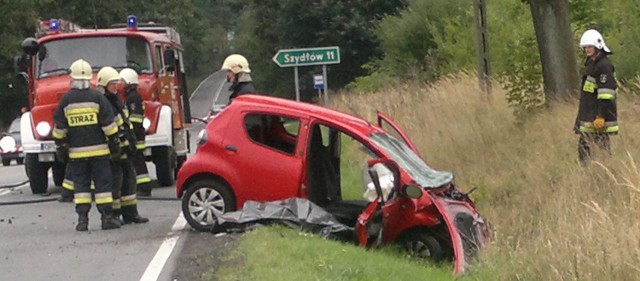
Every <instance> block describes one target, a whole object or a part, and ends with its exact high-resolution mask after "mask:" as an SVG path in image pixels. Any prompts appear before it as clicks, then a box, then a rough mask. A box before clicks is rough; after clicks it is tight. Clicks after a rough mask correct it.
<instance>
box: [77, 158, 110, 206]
mask: <svg viewBox="0 0 640 281" xmlns="http://www.w3.org/2000/svg"><path fill="white" fill-rule="evenodd" d="M109 162H110V160H109V158H107V157H91V158H84V159H73V160H71V161H69V163H67V171H68V172H69V176H70V177H71V179H73V191H74V195H73V201H74V202H75V204H76V212H77V213H78V214H87V213H89V210H90V209H91V202H92V197H93V198H95V201H96V207H97V208H98V211H100V213H103V214H105V213H106V214H109V213H111V210H112V204H113V197H112V194H111V190H112V189H111V188H112V184H113V178H112V175H111V173H109V172H107V171H109V170H110V169H111V166H110V164H109ZM91 181H93V183H94V185H95V190H94V191H93V192H92V190H91ZM92 193H93V196H92Z"/></svg>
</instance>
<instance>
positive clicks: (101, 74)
mask: <svg viewBox="0 0 640 281" xmlns="http://www.w3.org/2000/svg"><path fill="white" fill-rule="evenodd" d="M119 80H120V74H118V71H117V70H115V69H114V68H113V67H111V66H105V67H103V68H101V69H100V71H98V86H102V87H106V86H107V85H108V84H109V82H113V81H119Z"/></svg>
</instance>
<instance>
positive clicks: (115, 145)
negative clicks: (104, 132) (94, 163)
mask: <svg viewBox="0 0 640 281" xmlns="http://www.w3.org/2000/svg"><path fill="white" fill-rule="evenodd" d="M109 152H111V159H113V160H118V159H120V157H121V156H122V151H121V149H120V139H119V138H118V136H117V134H116V135H113V136H110V137H109Z"/></svg>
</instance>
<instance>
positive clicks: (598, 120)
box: [593, 116, 604, 132]
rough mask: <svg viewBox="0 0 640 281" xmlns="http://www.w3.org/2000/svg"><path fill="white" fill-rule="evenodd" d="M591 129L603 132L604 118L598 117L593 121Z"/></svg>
mask: <svg viewBox="0 0 640 281" xmlns="http://www.w3.org/2000/svg"><path fill="white" fill-rule="evenodd" d="M593 128H594V129H596V131H597V132H602V131H604V118H602V116H598V117H596V119H595V120H593Z"/></svg>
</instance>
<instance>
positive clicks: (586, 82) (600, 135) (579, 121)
mask: <svg viewBox="0 0 640 281" xmlns="http://www.w3.org/2000/svg"><path fill="white" fill-rule="evenodd" d="M580 47H581V48H583V49H584V52H585V56H586V60H585V63H584V66H585V68H584V75H583V77H582V84H581V88H580V90H581V93H580V106H579V108H578V116H577V117H576V122H575V126H574V131H575V132H576V133H577V134H579V135H580V139H579V143H578V156H579V159H580V162H581V163H582V164H583V165H584V164H586V161H587V160H588V159H589V158H590V157H591V152H592V151H591V150H592V149H591V146H592V144H596V146H598V147H599V148H600V149H602V150H603V151H605V152H606V153H607V154H611V145H610V140H609V136H610V135H615V134H617V133H618V111H617V106H616V98H617V94H616V88H617V87H618V85H617V83H616V79H615V71H614V67H613V64H612V63H611V61H610V60H609V58H608V57H607V56H608V55H610V54H611V53H612V52H611V50H610V49H609V48H608V47H607V45H606V44H605V42H604V38H602V34H600V32H598V31H597V30H595V29H589V30H587V31H586V32H584V34H582V37H581V38H580Z"/></svg>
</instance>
